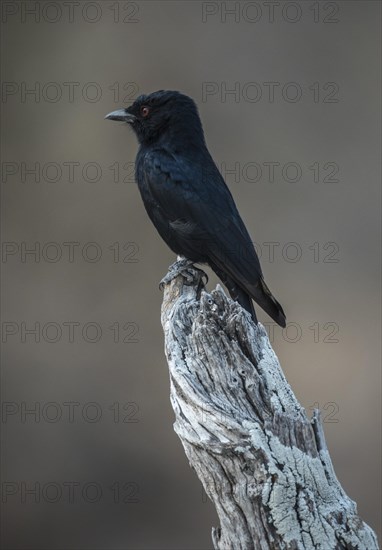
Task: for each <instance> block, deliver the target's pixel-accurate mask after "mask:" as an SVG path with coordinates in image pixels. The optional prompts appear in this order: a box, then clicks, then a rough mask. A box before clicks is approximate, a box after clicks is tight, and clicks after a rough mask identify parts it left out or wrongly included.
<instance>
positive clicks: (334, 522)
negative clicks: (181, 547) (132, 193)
mask: <svg viewBox="0 0 382 550" xmlns="http://www.w3.org/2000/svg"><path fill="white" fill-rule="evenodd" d="M193 274H194V279H193V281H192V283H191V284H186V283H187V281H186V280H185V278H184V277H183V276H182V275H178V276H177V277H176V278H174V279H173V280H172V281H171V282H170V283H169V284H166V285H165V288H164V298H163V304H162V325H163V329H164V334H165V351H166V357H167V361H168V366H169V371H170V386H171V403H172V406H173V409H174V412H175V417H176V421H175V424H174V429H175V431H176V433H177V434H178V436H179V438H180V439H181V442H182V444H183V447H184V450H185V453H186V455H187V457H188V460H189V462H190V465H191V467H192V468H193V469H194V470H195V471H196V473H197V475H198V477H199V479H200V480H201V482H202V484H203V487H204V490H205V491H206V493H207V495H208V496H209V498H210V499H211V500H212V502H213V503H214V505H215V507H216V510H217V513H218V516H219V520H220V527H217V528H213V529H212V540H213V544H214V547H215V548H216V549H219V550H220V549H221V550H223V549H224V550H227V549H235V550H236V549H243V550H250V549H256V550H258V549H261V550H269V549H272V550H276V549H282V550H284V549H285V550H292V549H293V550H300V549H304V550H310V549H319V550H342V549H347V550H355V549H359V550H361V549H362V550H363V549H364V550H377V549H378V548H379V546H378V543H377V539H376V535H375V533H374V532H373V531H372V529H371V528H370V527H369V526H368V525H366V524H365V523H364V522H363V521H362V520H361V519H360V517H359V516H358V514H357V507H356V504H355V502H353V501H352V500H351V499H350V498H349V497H348V496H347V495H346V494H345V492H344V490H343V489H342V487H341V485H340V483H339V481H338V480H337V478H336V476H335V473H334V470H333V466H332V462H331V459H330V456H329V453H328V450H327V447H326V443H325V437H324V433H323V428H322V423H321V420H320V414H319V411H315V412H314V414H313V418H312V419H311V420H310V419H309V418H308V417H307V415H306V413H305V410H304V409H303V408H302V406H301V405H300V404H299V403H298V401H297V399H296V397H295V396H294V394H293V392H292V390H291V388H290V386H289V385H288V383H287V381H286V379H285V377H284V375H283V373H282V370H281V368H280V365H279V362H278V359H277V357H276V355H275V354H274V351H273V349H272V347H271V345H270V342H269V340H268V337H267V334H266V331H265V329H264V327H263V326H262V325H261V324H259V325H257V326H256V325H254V324H253V322H252V321H251V319H250V316H249V315H248V314H247V313H246V312H245V311H244V310H243V309H242V308H241V307H240V306H239V305H238V304H237V303H236V302H233V301H232V300H230V299H229V298H227V296H226V295H225V294H224V292H223V290H222V289H221V287H219V286H218V287H217V289H216V290H214V291H212V292H211V293H210V294H209V293H207V292H205V291H204V290H202V283H201V279H200V272H198V271H193ZM188 282H189V281H188Z"/></svg>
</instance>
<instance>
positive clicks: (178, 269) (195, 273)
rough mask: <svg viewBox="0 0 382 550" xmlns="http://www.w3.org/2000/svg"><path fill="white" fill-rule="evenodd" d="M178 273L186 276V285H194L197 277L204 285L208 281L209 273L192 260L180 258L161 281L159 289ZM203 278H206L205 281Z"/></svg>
mask: <svg viewBox="0 0 382 550" xmlns="http://www.w3.org/2000/svg"><path fill="white" fill-rule="evenodd" d="M178 275H182V277H184V279H185V284H186V285H192V284H193V283H194V281H195V277H199V278H200V281H201V283H202V285H203V286H205V285H206V284H207V283H208V276H207V273H205V272H204V271H203V270H202V269H199V268H197V267H195V266H194V264H193V262H192V261H191V260H178V261H177V262H175V263H173V264H172V265H171V266H170V267H169V272H168V273H167V275H165V276H164V277H163V279H162V280H161V282H160V283H159V290H163V289H164V287H165V286H166V285H167V284H169V283H170V282H171V281H172V280H173V279H175V277H177V276H178ZM203 279H205V281H204V280H203Z"/></svg>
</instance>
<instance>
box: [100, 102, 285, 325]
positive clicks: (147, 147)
mask: <svg viewBox="0 0 382 550" xmlns="http://www.w3.org/2000/svg"><path fill="white" fill-rule="evenodd" d="M106 118H109V119H112V120H123V121H125V122H128V123H129V125H131V127H132V128H133V130H134V132H135V134H136V135H137V138H138V141H139V144H140V148H139V151H138V154H137V159H136V180H137V183H138V187H139V190H140V192H141V195H142V199H143V203H144V205H145V208H146V211H147V213H148V215H149V217H150V219H151V220H152V222H153V224H154V225H155V227H156V228H157V230H158V232H159V234H160V235H161V237H162V238H163V240H164V241H165V242H166V243H167V244H168V246H169V247H170V248H171V250H173V251H174V252H175V253H176V254H178V255H181V256H185V257H186V258H187V259H189V260H192V261H193V262H195V263H196V262H197V263H206V264H208V265H209V266H210V267H211V268H212V269H213V270H214V271H215V273H216V274H217V275H218V277H219V278H220V279H221V280H222V281H223V283H224V284H225V285H226V287H227V288H228V290H229V292H230V294H231V296H232V298H234V299H235V300H237V301H238V302H239V303H240V304H241V305H242V306H243V307H244V308H245V309H246V310H247V311H249V312H250V313H251V315H252V317H253V319H254V320H255V321H256V315H255V310H254V307H253V303H252V300H251V299H253V300H255V302H257V303H258V304H259V306H261V307H262V308H263V309H264V310H265V311H266V312H267V313H268V315H269V316H270V317H271V318H272V319H273V320H274V321H276V323H278V324H279V325H281V326H283V327H284V326H285V314H284V312H283V309H282V307H281V306H280V304H279V303H278V302H277V301H276V300H275V298H274V297H273V296H272V294H271V292H270V290H269V289H268V287H267V285H266V284H265V282H264V278H263V274H262V271H261V267H260V262H259V259H258V257H257V254H256V251H255V248H254V246H253V243H252V241H251V238H250V236H249V234H248V231H247V229H246V228H245V225H244V223H243V221H242V219H241V217H240V215H239V212H238V210H237V208H236V205H235V202H234V200H233V198H232V195H231V192H230V191H229V189H228V187H227V185H226V184H225V181H224V179H223V177H222V176H221V174H220V172H219V170H218V168H217V167H216V164H215V163H214V161H213V159H212V157H211V155H210V153H209V151H208V149H207V146H206V143H205V140H204V133H203V128H202V124H201V121H200V117H199V114H198V110H197V107H196V105H195V103H194V101H193V100H192V99H191V98H189V97H188V96H186V95H183V94H181V93H179V92H175V91H159V92H154V93H152V94H150V95H143V96H140V97H139V98H138V99H137V100H136V101H135V102H134V104H133V105H132V106H131V107H129V108H127V109H121V110H119V111H114V112H113V113H110V114H109V115H107V117H106Z"/></svg>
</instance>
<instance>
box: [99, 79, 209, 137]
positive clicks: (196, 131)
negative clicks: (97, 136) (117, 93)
mask: <svg viewBox="0 0 382 550" xmlns="http://www.w3.org/2000/svg"><path fill="white" fill-rule="evenodd" d="M105 118H107V119H109V120H119V121H122V122H127V124H129V125H130V126H131V128H132V129H133V130H134V132H135V134H136V136H137V138H138V141H139V143H141V144H150V143H155V142H156V141H159V140H160V139H161V138H162V137H163V136H166V138H169V139H171V138H172V137H174V138H176V137H181V136H182V139H184V138H185V136H187V135H193V138H194V139H198V138H201V139H202V141H203V142H204V137H203V129H202V125H201V122H200V118H199V114H198V109H197V107H196V105H195V102H194V101H193V100H192V99H191V98H190V97H188V96H186V95H184V94H181V93H180V92H175V91H168V90H160V91H158V92H153V93H151V94H148V95H141V96H139V97H138V98H137V99H136V100H135V102H134V103H133V104H132V105H131V106H130V107H127V108H126V109H118V111H113V112H112V113H109V114H108V115H106V117H105Z"/></svg>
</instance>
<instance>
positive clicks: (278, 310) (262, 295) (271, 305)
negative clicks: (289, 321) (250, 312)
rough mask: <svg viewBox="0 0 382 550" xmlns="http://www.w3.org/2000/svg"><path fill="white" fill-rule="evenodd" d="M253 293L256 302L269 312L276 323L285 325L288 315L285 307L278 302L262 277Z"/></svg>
mask: <svg viewBox="0 0 382 550" xmlns="http://www.w3.org/2000/svg"><path fill="white" fill-rule="evenodd" d="M251 295H252V298H253V299H254V300H255V302H256V303H258V304H259V306H260V307H261V308H263V310H264V311H265V312H266V313H268V315H269V316H270V317H271V318H272V319H273V320H274V321H275V323H277V324H278V325H280V326H281V327H285V325H286V317H285V313H284V311H283V308H282V307H281V305H280V304H279V303H278V301H277V300H276V298H274V296H273V295H272V293H271V291H270V290H269V288H268V287H267V285H266V284H265V281H264V279H263V278H262V277H261V279H260V284H259V286H257V287H256V288H255V291H254V292H253V293H251Z"/></svg>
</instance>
